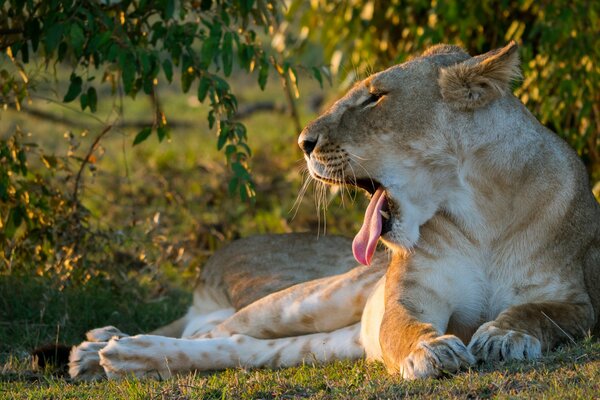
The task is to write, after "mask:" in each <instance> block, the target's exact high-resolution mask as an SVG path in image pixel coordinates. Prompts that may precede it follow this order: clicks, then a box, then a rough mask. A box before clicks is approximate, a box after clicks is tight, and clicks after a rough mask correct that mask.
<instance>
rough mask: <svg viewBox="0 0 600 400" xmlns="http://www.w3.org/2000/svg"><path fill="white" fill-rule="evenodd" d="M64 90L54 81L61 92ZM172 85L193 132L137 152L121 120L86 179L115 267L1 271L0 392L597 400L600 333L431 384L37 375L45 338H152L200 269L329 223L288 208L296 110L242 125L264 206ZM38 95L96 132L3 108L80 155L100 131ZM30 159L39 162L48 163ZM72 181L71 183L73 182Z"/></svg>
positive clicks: (106, 106) (303, 374) (171, 96)
mask: <svg viewBox="0 0 600 400" xmlns="http://www.w3.org/2000/svg"><path fill="white" fill-rule="evenodd" d="M302 83H303V85H302V87H301V90H302V92H304V93H309V92H317V91H318V89H317V88H316V85H315V84H314V82H310V81H307V79H304V80H302ZM52 86H53V85H52V84H50V85H49V89H53V90H55V89H56V88H53V87H52ZM233 87H234V89H236V87H237V88H238V89H239V91H238V93H239V94H240V103H241V104H244V103H251V102H253V101H257V100H274V101H276V102H278V103H280V104H284V100H283V99H284V97H283V95H282V94H281V93H280V89H279V88H278V86H277V82H276V80H274V79H272V80H271V81H270V83H269V86H268V89H267V91H266V92H260V91H256V90H255V89H254V88H253V86H250V85H248V84H247V83H246V82H245V81H244V79H243V78H240V80H239V81H236V82H234V83H233ZM50 92H51V90H49V92H48V93H50ZM59 92H60V90H59ZM160 93H162V94H163V96H164V97H163V104H164V105H165V108H166V113H167V116H168V117H169V118H170V119H173V120H175V119H176V120H180V121H187V122H191V123H193V127H192V128H181V129H175V130H174V131H173V133H172V138H171V140H170V141H168V142H165V143H162V144H158V143H157V140H156V138H155V137H152V138H150V139H149V140H148V141H147V142H145V143H143V144H142V145H140V146H136V147H134V148H132V147H131V143H132V142H133V138H134V136H135V133H136V132H135V131H134V130H123V129H118V128H115V129H114V130H113V131H111V133H110V134H109V135H108V136H106V138H105V139H104V140H103V141H102V142H101V145H102V147H101V149H100V150H99V151H98V152H96V154H95V155H96V157H97V162H96V163H95V164H94V167H95V169H94V171H91V170H86V172H85V174H84V189H83V191H82V192H81V195H80V196H81V199H82V201H83V203H84V204H85V206H86V207H87V208H88V209H89V210H90V211H91V226H92V228H93V229H95V230H96V231H97V232H99V234H102V235H104V236H105V237H106V238H107V240H108V242H109V243H110V246H108V247H106V251H115V252H117V251H118V253H119V254H118V257H117V256H116V257H115V265H107V266H104V267H103V268H104V269H103V271H102V272H103V273H102V274H100V275H98V276H97V277H92V278H91V280H90V281H89V282H87V283H86V284H81V283H73V282H68V281H67V282H62V281H60V280H59V279H58V278H57V277H53V276H52V275H51V274H42V275H43V276H33V275H32V274H27V273H24V271H25V269H24V267H23V266H19V265H16V266H14V268H13V269H12V270H11V271H0V272H1V273H0V399H4V398H8V399H10V398H23V399H47V398H57V399H63V398H77V399H79V398H83V399H85V398H90V399H95V398H103V399H113V398H127V399H136V398H140V399H147V398H151V399H163V398H164V399H188V398H199V399H200V398H202V399H222V398H227V399H229V398H232V399H238V398H240V399H246V398H247V399H250V398H252V399H256V398H265V399H270V398H283V399H293V398H325V399H329V398H348V399H351V398H364V399H375V398H405V397H407V398H460V399H464V398H556V399H567V398H578V399H590V398H598V397H599V393H600V386H599V385H600V384H599V382H600V376H599V375H600V344H599V343H598V342H593V341H585V342H583V343H580V344H578V345H571V346H567V347H564V348H562V349H560V350H559V351H557V352H555V353H551V354H550V355H548V356H547V357H546V358H544V359H543V360H540V361H536V362H527V363H510V364H499V365H493V366H481V367H478V368H475V369H473V370H471V371H468V372H464V373H460V374H458V375H456V376H454V377H448V378H445V379H440V380H424V381H419V382H403V381H401V380H400V379H398V378H394V377H390V376H388V375H387V374H386V373H385V371H384V369H383V367H382V366H381V365H380V364H372V365H370V364H366V363H365V362H362V361H360V362H337V363H333V364H331V365H327V366H321V367H315V366H311V365H304V366H301V367H297V368H288V369H282V370H275V371H272V370H252V371H246V370H229V371H225V372H219V373H213V374H194V375H187V376H182V377H177V378H173V379H170V380H167V381H164V382H158V381H138V380H135V379H128V380H125V381H121V382H107V381H104V382H97V383H73V382H70V381H69V380H68V379H65V378H61V377H59V376H57V375H56V374H55V373H56V371H53V370H51V369H48V370H45V371H35V370H33V369H32V368H31V360H30V357H29V355H28V354H29V351H30V350H31V349H32V348H34V347H36V346H39V345H42V344H46V343H54V342H62V343H67V344H76V343H78V342H80V341H81V340H82V339H83V335H84V333H85V331H86V330H88V329H91V328H94V327H99V326H104V325H109V324H111V325H115V326H117V327H119V328H120V329H122V330H123V331H125V332H128V333H131V334H135V333H139V332H147V331H149V330H151V329H154V328H156V327H157V326H160V325H162V324H165V323H167V322H170V321H171V320H173V319H174V318H177V317H178V316H180V315H182V314H183V313H184V312H185V309H186V307H187V305H188V302H189V301H190V297H191V296H190V293H191V288H192V286H193V281H194V276H195V275H196V273H197V272H198V270H199V268H200V267H201V265H202V263H203V262H204V261H205V260H206V258H207V257H208V255H210V254H211V253H212V252H213V251H214V250H215V249H217V248H219V247H220V246H222V245H223V244H224V243H226V242H227V241H229V240H231V239H232V238H235V237H238V236H247V235H251V234H256V233H261V232H288V231H313V232H316V231H317V230H319V229H320V230H321V231H322V230H323V228H324V223H323V216H322V215H321V216H319V213H318V212H316V209H315V204H314V203H315V201H314V198H315V194H314V193H313V192H311V191H309V192H308V193H307V194H306V196H304V198H303V199H302V200H301V201H300V205H299V207H298V211H297V214H296V216H295V217H294V212H290V210H292V209H293V205H294V201H295V200H296V196H297V193H298V191H299V189H300V187H301V184H302V179H301V174H300V173H299V166H301V165H302V161H301V154H300V152H299V150H298V148H297V146H296V145H295V141H296V137H295V134H296V133H295V132H294V129H293V128H292V126H293V125H292V124H291V121H290V119H289V117H287V116H285V115H280V114H272V113H271V114H256V115H254V116H252V117H251V118H249V119H248V120H246V121H244V122H245V123H246V124H247V126H248V134H249V140H250V145H251V147H252V149H253V150H254V158H253V163H252V168H253V174H254V177H255V179H256V182H257V199H256V204H255V205H253V206H251V205H247V204H242V203H240V201H239V200H238V199H235V198H233V199H232V198H230V197H229V196H228V195H227V189H226V188H227V180H228V177H229V175H228V170H227V167H226V165H224V157H223V155H222V154H221V153H219V152H218V151H217V150H216V149H215V137H214V132H211V131H210V130H208V127H207V126H206V122H205V111H206V109H205V108H204V107H203V106H199V105H197V104H196V103H195V102H194V101H193V99H190V98H189V97H188V96H186V95H177V94H176V91H175V90H174V89H170V88H163V89H162V90H161V92H160ZM108 95H109V94H108V93H104V94H103V95H101V96H100V98H101V99H103V98H106V97H109V96H108ZM47 96H51V94H47ZM305 99H306V98H303V99H301V101H300V103H299V104H300V110H301V114H302V116H303V122H306V121H307V120H308V119H310V118H312V117H313V116H314V115H313V114H311V112H309V111H308V106H307V105H306V100H305ZM33 100H34V104H33V106H34V107H38V108H42V109H45V110H48V111H52V112H54V113H58V114H59V115H64V117H66V118H68V119H69V120H75V121H77V122H78V124H83V125H85V127H86V128H87V131H86V130H85V129H84V128H75V127H73V126H69V125H66V124H60V123H52V124H51V123H47V122H45V121H40V120H38V119H35V118H31V117H29V116H28V115H27V114H25V113H16V112H14V111H7V112H2V114H1V115H0V118H1V120H2V124H3V126H6V127H12V126H15V125H19V126H20V127H21V128H22V129H23V131H24V132H31V136H30V137H29V140H30V141H34V142H36V143H38V144H40V145H41V147H42V148H43V149H44V151H45V152H46V153H54V154H58V155H66V153H67V151H68V141H67V140H66V139H64V138H63V134H64V133H65V131H72V133H73V134H74V136H75V138H76V139H77V141H79V142H80V146H79V147H78V148H77V149H76V150H75V152H76V155H78V156H80V157H81V156H82V155H83V154H85V152H86V151H87V148H89V146H90V144H91V142H92V140H93V139H94V137H95V135H97V134H98V132H100V130H101V129H102V127H101V125H100V124H99V123H97V122H96V121H95V120H93V119H90V118H89V117H87V116H86V115H82V114H81V113H79V112H76V111H70V110H67V109H65V108H64V107H63V106H60V105H56V104H54V103H46V102H45V101H41V100H39V99H36V98H34V99H33ZM99 107H100V108H99V112H98V115H99V116H100V117H101V118H105V117H106V116H107V115H109V113H110V112H111V110H112V104H111V103H110V102H108V101H106V100H105V101H102V102H101V103H100V104H99ZM149 109H150V108H149V104H147V103H146V102H145V101H135V102H134V101H131V100H125V103H124V110H125V115H124V119H125V120H138V119H143V118H147V117H148V115H149V113H150V111H149ZM84 132H85V133H86V134H85V135H83V134H82V133H84ZM6 133H9V131H6V132H5V131H3V132H2V133H0V134H3V135H4V134H6ZM30 164H31V166H32V168H41V167H39V166H37V164H36V160H30ZM76 166H77V165H76V164H75V163H74V164H73V165H72V166H71V168H75V167H76ZM56 179H57V180H58V179H60V176H57V177H56ZM63 184H64V185H65V186H66V188H67V189H68V188H70V186H69V185H72V182H70V181H67V182H64V183H63ZM353 195H354V194H350V195H349V194H348V193H345V197H344V201H343V202H342V201H341V200H340V196H339V195H338V196H337V197H335V200H334V201H333V203H332V205H331V206H330V207H329V210H328V212H327V231H328V232H334V233H345V234H347V235H351V234H352V233H354V232H356V231H357V229H358V226H359V223H360V220H361V218H362V213H363V211H364V207H365V202H364V199H362V196H360V195H359V196H358V198H357V199H356V201H355V202H353V201H351V199H350V197H352V196H353ZM102 249H104V247H103V248H102ZM90 251H91V250H90ZM94 251H97V249H95V250H94ZM88 256H89V257H90V258H93V257H95V255H94V254H88ZM20 268H22V269H23V270H20Z"/></svg>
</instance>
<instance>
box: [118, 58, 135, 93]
mask: <svg viewBox="0 0 600 400" xmlns="http://www.w3.org/2000/svg"><path fill="white" fill-rule="evenodd" d="M119 67H120V68H121V77H122V79H123V89H124V90H125V94H129V95H132V94H134V93H133V88H134V87H133V84H134V82H135V75H136V71H137V66H136V63H135V59H134V57H133V56H132V55H131V54H130V53H128V52H126V51H121V52H120V53H119Z"/></svg>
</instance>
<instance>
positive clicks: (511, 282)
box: [70, 43, 600, 379]
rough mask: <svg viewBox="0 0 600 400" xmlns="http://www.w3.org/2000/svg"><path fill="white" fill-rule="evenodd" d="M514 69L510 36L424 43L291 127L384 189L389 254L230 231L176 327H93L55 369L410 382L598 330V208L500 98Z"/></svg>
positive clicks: (316, 161)
mask: <svg viewBox="0 0 600 400" xmlns="http://www.w3.org/2000/svg"><path fill="white" fill-rule="evenodd" d="M517 68H518V56H517V46H516V45H515V44H514V43H510V44H509V45H507V46H506V47H504V48H502V49H498V50H494V51H491V52H489V53H486V54H483V55H480V56H476V57H470V56H469V55H468V54H467V53H465V52H464V51H463V50H461V49H460V48H458V47H456V46H447V45H440V46H435V47H434V48H432V49H430V50H429V51H427V52H425V53H424V54H423V56H421V57H418V58H415V59H412V60H411V61H409V62H407V63H404V64H401V65H398V66H395V67H392V68H390V69H388V70H386V71H383V72H381V73H378V74H375V75H373V76H371V77H369V78H368V79H366V80H364V81H363V82H359V83H358V84H357V85H356V86H355V87H354V88H353V89H352V90H351V91H350V92H349V93H348V94H347V95H346V96H345V97H344V98H342V99H341V100H339V101H338V102H336V103H335V104H334V105H333V106H332V107H331V108H330V109H329V110H328V111H327V112H325V113H324V114H323V115H322V116H321V117H319V118H318V119H316V120H315V121H313V122H311V123H310V124H309V125H308V126H307V127H306V128H305V130H304V131H303V133H302V134H301V136H300V139H299V142H300V145H301V147H302V148H303V149H304V150H305V153H306V160H307V163H308V167H309V171H310V173H311V175H312V176H313V177H314V178H316V179H320V180H322V181H324V182H326V183H329V184H341V185H344V184H358V185H361V186H363V187H369V186H377V185H380V186H381V187H382V188H383V189H384V190H385V199H386V200H387V207H388V210H387V211H388V214H389V216H390V221H389V227H390V228H391V229H390V231H389V232H386V233H385V234H384V235H383V236H382V237H381V239H382V241H383V242H384V244H385V245H386V246H387V247H388V248H389V249H390V250H391V255H392V256H391V261H389V262H388V259H387V255H386V254H385V253H383V252H381V253H379V254H377V255H376V256H375V258H374V260H373V265H372V266H371V267H364V266H357V265H356V262H355V261H354V260H353V259H352V256H351V252H350V241H349V240H347V239H344V238H331V237H323V238H318V239H317V238H316V236H311V235H302V234H300V235H298V234H290V235H271V236H262V237H257V238H249V239H244V240H242V241H239V242H236V243H233V244H231V245H230V246H227V247H225V248H224V249H223V250H221V251H219V252H218V253H217V254H215V256H214V257H213V258H212V259H211V260H210V261H209V262H208V263H207V265H206V266H205V269H204V272H203V274H202V276H201V278H200V281H199V284H198V286H197V288H196V291H195V294H194V304H193V305H192V307H190V309H189V311H188V313H187V314H186V316H184V317H183V318H182V319H180V320H178V321H175V322H174V323H172V324H170V325H169V326H167V327H165V328H162V329H159V330H158V331H156V332H157V333H161V334H162V335H171V334H172V335H174V336H177V337H179V338H167V337H164V336H156V335H138V336H132V337H128V336H127V335H125V334H123V333H121V332H120V331H118V330H117V329H116V328H114V327H105V328H100V329H95V330H92V331H90V332H89V333H88V341H87V342H84V343H82V344H80V345H79V346H76V347H74V348H73V351H72V352H71V356H70V374H71V376H72V377H74V378H75V379H97V378H99V377H102V376H108V377H109V378H119V377H123V376H126V375H128V374H135V375H136V376H140V377H144V376H154V377H163V378H164V377H168V376H170V375H172V374H173V373H180V372H186V371H191V370H213V369H223V368H232V367H237V366H243V367H261V366H268V367H283V366H291V365H298V364H300V363H304V362H319V363H321V362H328V361H332V360H339V359H355V358H358V357H363V356H366V358H367V359H368V360H371V361H372V360H380V361H383V362H384V363H385V365H386V367H387V369H388V371H390V372H391V373H397V374H400V375H402V376H403V377H404V378H406V379H415V378H424V377H432V376H439V375H442V374H445V373H448V372H454V371H457V370H459V369H461V368H464V367H467V366H469V365H471V364H473V363H474V362H475V361H476V360H483V361H495V360H511V359H524V358H528V359H531V358H536V357H539V356H540V355H541V354H542V352H543V351H547V350H549V349H552V348H553V347H554V346H556V345H557V344H559V343H562V342H565V341H566V340H574V339H576V338H580V337H582V336H585V335H587V333H588V332H589V331H591V330H595V332H596V333H600V329H599V325H600V324H599V323H598V320H599V316H600V207H599V205H598V203H597V202H596V200H595V199H594V197H593V196H592V194H591V191H590V188H589V185H588V180H587V175H586V171H585V169H584V167H583V165H582V163H581V161H580V160H579V159H578V158H577V156H576V154H575V153H574V152H573V151H572V150H571V149H570V148H568V146H567V145H566V144H565V143H564V142H563V141H562V140H560V139H559V138H558V137H557V136H556V135H554V134H553V133H551V132H549V131H548V130H547V129H545V128H544V127H542V126H541V125H540V123H539V122H538V121H537V120H536V119H535V118H534V117H533V116H532V115H531V114H530V113H529V112H528V111H527V110H526V109H525V107H524V106H523V105H522V104H521V103H520V102H519V101H518V100H517V99H516V98H515V97H514V96H512V95H511V94H510V90H509V89H510V82H511V80H513V79H514V78H515V77H517V76H518V75H519V72H518V69H517ZM369 182H371V183H369ZM388 264H389V265H388ZM386 265H388V267H387V270H386V268H385V266H386ZM361 313H362V316H361ZM359 319H360V322H359Z"/></svg>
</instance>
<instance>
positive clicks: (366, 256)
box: [352, 187, 385, 265]
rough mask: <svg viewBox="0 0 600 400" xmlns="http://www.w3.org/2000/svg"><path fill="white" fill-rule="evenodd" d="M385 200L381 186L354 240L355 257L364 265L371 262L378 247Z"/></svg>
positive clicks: (372, 199)
mask: <svg viewBox="0 0 600 400" xmlns="http://www.w3.org/2000/svg"><path fill="white" fill-rule="evenodd" d="M384 201H385V194H384V190H383V189H382V188H381V187H380V188H379V189H377V191H376V192H375V194H373V197H371V202H370V203H369V206H368V207H367V211H366V212H365V220H364V222H363V225H362V226H361V228H360V231H358V233H357V234H356V236H355V237H354V241H353V242H352V252H353V253H354V258H356V260H357V261H358V262H359V263H361V264H364V265H370V264H371V258H373V254H374V253H375V248H376V247H377V240H379V236H381V225H382V222H381V213H380V211H381V208H382V207H383V203H384Z"/></svg>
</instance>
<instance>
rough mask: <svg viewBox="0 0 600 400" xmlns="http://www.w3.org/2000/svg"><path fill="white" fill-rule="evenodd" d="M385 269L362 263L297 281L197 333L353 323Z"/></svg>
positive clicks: (309, 329)
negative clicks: (298, 282)
mask: <svg viewBox="0 0 600 400" xmlns="http://www.w3.org/2000/svg"><path fill="white" fill-rule="evenodd" d="M384 273H385V269H384V268H383V267H382V266H374V267H365V266H359V267H356V268H354V269H352V270H350V271H348V272H346V273H344V274H340V275H335V276H331V277H327V278H321V279H317V280H314V281H310V282H305V283H300V284H297V285H294V286H292V287H290V288H288V289H285V290H282V291H279V292H276V293H273V294H271V295H269V296H266V297H264V298H262V299H260V300H258V301H256V302H254V303H252V304H250V305H248V306H247V307H245V308H243V309H241V310H240V311H238V312H236V313H235V314H234V315H232V316H231V317H230V318H228V319H227V320H225V321H224V322H223V323H221V324H219V325H217V326H216V327H215V328H214V329H212V330H211V331H210V332H209V333H208V334H206V335H199V336H197V337H204V338H211V337H225V336H231V335H233V334H236V333H239V334H244V335H247V336H252V337H254V338H258V339H274V338H280V337H290V336H297V335H303V334H310V333H317V332H331V331H333V330H335V329H339V328H342V327H345V326H349V325H352V324H354V323H356V322H358V321H360V318H361V316H362V312H363V309H364V307H365V303H366V301H367V297H368V296H369V294H370V293H371V291H372V290H373V288H374V287H375V284H376V283H377V281H378V280H379V279H380V278H381V277H382V276H383V274H384Z"/></svg>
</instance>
